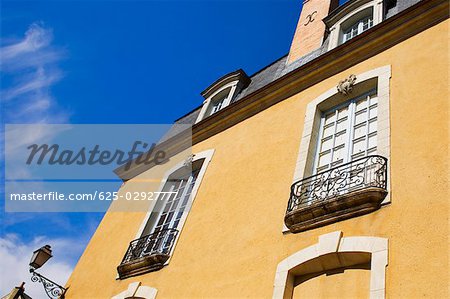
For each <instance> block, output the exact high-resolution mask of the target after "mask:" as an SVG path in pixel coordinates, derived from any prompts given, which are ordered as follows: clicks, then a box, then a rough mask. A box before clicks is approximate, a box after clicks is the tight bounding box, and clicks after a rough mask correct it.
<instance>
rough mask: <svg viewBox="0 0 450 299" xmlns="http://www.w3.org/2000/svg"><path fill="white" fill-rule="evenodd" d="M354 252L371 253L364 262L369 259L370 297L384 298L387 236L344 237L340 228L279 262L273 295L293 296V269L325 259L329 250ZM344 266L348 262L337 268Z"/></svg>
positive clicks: (275, 297)
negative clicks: (312, 261)
mask: <svg viewBox="0 0 450 299" xmlns="http://www.w3.org/2000/svg"><path fill="white" fill-rule="evenodd" d="M355 252H361V253H370V259H369V260H368V261H367V262H369V261H370V289H369V294H370V298H371V299H375V298H380V299H382V298H384V297H385V293H386V266H387V265H388V239H387V238H379V237H346V238H343V237H342V232H341V231H335V232H332V233H328V234H324V235H321V236H319V242H318V243H316V244H314V245H312V246H309V247H307V248H304V249H302V250H300V251H298V252H296V253H294V254H292V255H290V256H289V257H287V258H286V259H284V260H283V261H281V262H280V263H279V264H278V267H277V271H276V273H275V279H274V285H273V296H272V298H273V299H289V298H292V292H293V290H294V278H295V275H294V274H293V273H292V271H291V270H292V269H294V268H296V267H298V266H300V265H302V264H304V263H306V262H308V261H311V260H313V259H316V258H321V259H325V258H326V257H325V256H326V255H328V254H330V253H336V254H338V255H339V254H341V255H342V254H345V253H355ZM339 260H340V259H339ZM342 260H344V259H342ZM346 266H350V265H345V264H342V265H340V266H339V267H346ZM323 270H331V269H323Z"/></svg>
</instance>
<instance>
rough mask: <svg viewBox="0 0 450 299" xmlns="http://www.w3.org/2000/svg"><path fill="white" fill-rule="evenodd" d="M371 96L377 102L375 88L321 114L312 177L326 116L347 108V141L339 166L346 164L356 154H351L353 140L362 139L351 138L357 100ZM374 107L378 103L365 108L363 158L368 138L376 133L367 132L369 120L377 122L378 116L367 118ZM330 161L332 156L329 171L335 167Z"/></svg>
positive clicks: (318, 154)
mask: <svg viewBox="0 0 450 299" xmlns="http://www.w3.org/2000/svg"><path fill="white" fill-rule="evenodd" d="M372 94H375V98H377V100H378V93H377V91H376V88H373V89H372V90H368V91H367V92H364V93H363V94H360V95H357V96H356V97H351V99H349V100H348V101H345V102H343V103H341V104H339V105H337V106H334V107H333V108H331V109H328V110H327V111H324V112H322V115H321V119H320V126H319V135H318V139H317V143H316V154H315V157H314V166H313V172H312V175H315V174H317V169H318V168H319V156H320V153H321V151H320V146H321V143H320V142H321V140H322V138H323V136H322V134H323V128H324V125H325V117H326V115H328V114H330V113H336V112H337V111H338V110H339V109H342V108H344V107H347V116H346V117H347V121H348V124H347V128H346V130H347V131H348V136H347V139H348V140H347V142H346V143H345V144H344V145H345V146H344V148H345V151H346V153H345V158H344V160H343V162H342V163H341V164H339V165H342V164H345V163H348V162H350V161H352V160H353V158H352V156H354V155H356V154H352V149H353V145H354V142H355V140H357V139H360V138H361V137H362V136H360V137H358V138H354V137H353V133H354V130H355V128H354V126H355V118H356V114H357V112H356V111H355V109H356V102H357V101H358V100H360V99H362V98H363V97H367V96H370V95H372ZM375 106H376V107H378V103H376V104H372V105H369V106H367V108H366V109H367V115H366V117H367V118H366V120H365V121H364V123H365V126H366V133H365V134H364V136H365V139H366V149H365V154H366V155H365V156H367V155H368V151H369V146H368V145H369V137H370V135H372V137H373V136H374V135H377V131H378V130H376V131H375V132H369V128H370V123H371V120H372V119H375V121H372V122H378V116H375V117H374V118H371V117H370V116H369V111H370V107H375ZM362 110H363V109H362ZM337 121H338V120H337V119H336V120H335V122H337ZM332 136H333V138H336V137H335V134H333V135H332ZM334 148H335V145H332V146H331V148H330V151H331V152H333V150H334ZM358 154H359V153H358ZM370 154H372V153H370ZM373 154H375V153H373ZM365 156H362V157H365ZM362 157H361V158H362ZM358 158H359V157H358ZM358 158H357V159H358ZM332 160H333V156H331V160H330V163H328V164H329V168H328V169H331V168H333V167H335V165H333V163H334V162H333V161H332ZM322 171H325V170H321V171H319V172H322Z"/></svg>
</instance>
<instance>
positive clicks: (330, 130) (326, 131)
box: [323, 123, 334, 138]
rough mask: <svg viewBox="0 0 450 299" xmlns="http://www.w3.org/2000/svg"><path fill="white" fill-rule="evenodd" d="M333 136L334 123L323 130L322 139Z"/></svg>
mask: <svg viewBox="0 0 450 299" xmlns="http://www.w3.org/2000/svg"><path fill="white" fill-rule="evenodd" d="M333 134H334V123H333V124H329V125H326V126H325V128H324V130H323V137H324V138H326V137H329V136H332V135H333Z"/></svg>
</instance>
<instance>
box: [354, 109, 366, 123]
mask: <svg viewBox="0 0 450 299" xmlns="http://www.w3.org/2000/svg"><path fill="white" fill-rule="evenodd" d="M365 121H367V110H366V109H364V110H361V111H359V112H356V116H355V124H356V125H358V124H360V123H362V122H365Z"/></svg>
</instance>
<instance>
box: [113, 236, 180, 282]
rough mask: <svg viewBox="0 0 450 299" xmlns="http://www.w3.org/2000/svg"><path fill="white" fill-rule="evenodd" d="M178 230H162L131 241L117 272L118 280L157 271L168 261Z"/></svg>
mask: <svg viewBox="0 0 450 299" xmlns="http://www.w3.org/2000/svg"><path fill="white" fill-rule="evenodd" d="M177 234H178V230H176V229H173V228H168V229H163V230H160V231H157V232H155V233H152V234H150V235H146V236H143V237H141V238H139V239H136V240H133V241H131V242H130V245H129V246H128V250H127V252H126V254H125V256H124V257H123V259H122V262H121V263H120V265H119V267H117V270H118V272H119V276H120V278H126V277H130V276H134V275H138V274H142V273H146V272H150V271H155V270H159V269H161V268H162V267H163V266H164V263H165V262H166V261H167V260H168V259H169V257H170V252H171V250H172V247H173V244H174V242H175V238H176V236H177Z"/></svg>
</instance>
